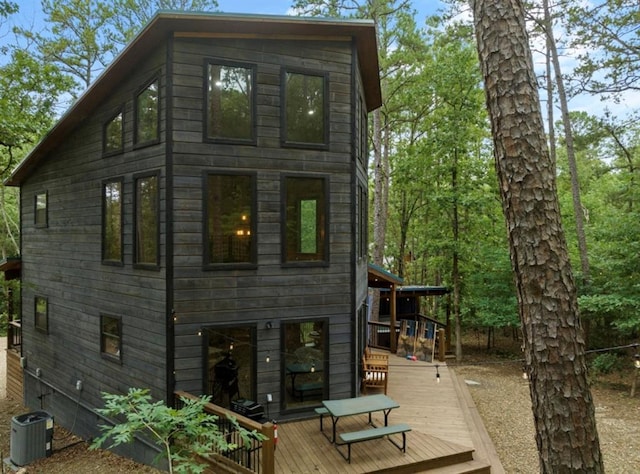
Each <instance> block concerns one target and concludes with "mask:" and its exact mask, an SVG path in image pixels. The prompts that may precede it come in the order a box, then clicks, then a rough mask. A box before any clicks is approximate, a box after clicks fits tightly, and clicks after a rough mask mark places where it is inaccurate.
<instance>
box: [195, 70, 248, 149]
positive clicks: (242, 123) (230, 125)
mask: <svg viewBox="0 0 640 474" xmlns="http://www.w3.org/2000/svg"><path fill="white" fill-rule="evenodd" d="M206 74H207V84H206V86H207V90H206V94H207V95H206V104H207V113H206V138H208V139H213V140H226V141H248V142H253V141H254V140H255V125H254V124H255V70H254V67H252V66H246V65H241V64H233V63H207V65H206Z"/></svg>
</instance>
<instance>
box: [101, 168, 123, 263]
mask: <svg viewBox="0 0 640 474" xmlns="http://www.w3.org/2000/svg"><path fill="white" fill-rule="evenodd" d="M122 202H123V201H122V179H114V180H111V181H105V182H104V183H103V184H102V261H103V262H105V263H122V229H123V226H122V222H123V220H122V219H123V213H122Z"/></svg>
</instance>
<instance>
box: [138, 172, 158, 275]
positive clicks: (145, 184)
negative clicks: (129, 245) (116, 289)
mask: <svg viewBox="0 0 640 474" xmlns="http://www.w3.org/2000/svg"><path fill="white" fill-rule="evenodd" d="M134 225H135V245H134V247H135V259H134V262H135V263H136V264H138V265H143V266H154V267H155V266H157V265H158V264H159V261H160V243H159V240H160V190H159V175H158V174H157V173H155V174H152V175H144V176H136V178H135V222H134Z"/></svg>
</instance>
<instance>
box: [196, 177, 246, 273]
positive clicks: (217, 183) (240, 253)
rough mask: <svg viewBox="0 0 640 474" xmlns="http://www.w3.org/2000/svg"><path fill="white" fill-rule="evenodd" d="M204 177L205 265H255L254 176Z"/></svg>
mask: <svg viewBox="0 0 640 474" xmlns="http://www.w3.org/2000/svg"><path fill="white" fill-rule="evenodd" d="M205 176H206V178H205V179H206V182H205V188H206V189H205V193H204V195H205V198H206V203H205V213H206V217H205V222H206V228H205V262H204V263H205V265H210V266H217V265H227V264H255V261H256V232H255V229H256V222H255V210H254V208H255V201H256V199H255V195H256V191H255V175H244V174H232V173H228V174H227V173H225V174H218V173H216V174H213V173H209V174H206V175H205Z"/></svg>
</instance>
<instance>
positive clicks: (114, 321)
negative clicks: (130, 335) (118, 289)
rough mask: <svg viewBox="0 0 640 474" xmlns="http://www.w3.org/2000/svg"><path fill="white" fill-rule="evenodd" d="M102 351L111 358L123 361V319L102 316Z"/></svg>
mask: <svg viewBox="0 0 640 474" xmlns="http://www.w3.org/2000/svg"><path fill="white" fill-rule="evenodd" d="M100 353H101V354H102V355H103V356H104V357H107V358H109V359H113V360H117V361H122V319H121V318H118V317H116V316H107V315H101V316H100Z"/></svg>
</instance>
